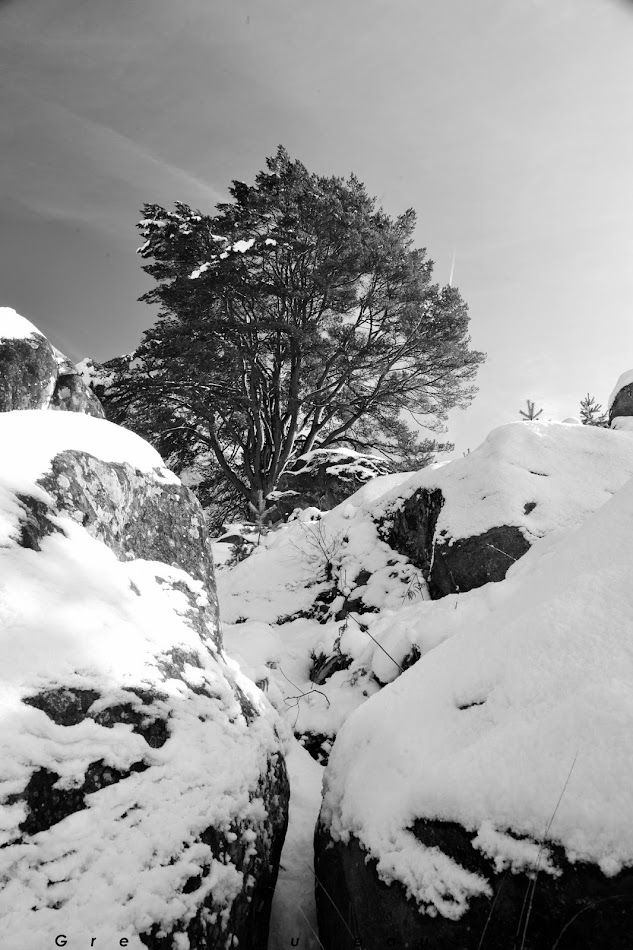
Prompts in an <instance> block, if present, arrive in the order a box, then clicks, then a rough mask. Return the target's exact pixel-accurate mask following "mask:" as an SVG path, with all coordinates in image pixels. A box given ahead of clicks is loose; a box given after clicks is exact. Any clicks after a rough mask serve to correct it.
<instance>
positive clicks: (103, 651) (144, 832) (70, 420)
mask: <svg viewBox="0 0 633 950" xmlns="http://www.w3.org/2000/svg"><path fill="white" fill-rule="evenodd" d="M18 342H20V341H18ZM27 345H28V344H27ZM41 375H43V374H41ZM49 388H50V387H49ZM7 404H8V403H7ZM12 404H13V403H12ZM18 415H19V416H20V418H19V420H17V422H19V426H18V425H17V423H16V417H17V416H18ZM62 416H63V418H62ZM75 428H76V429H77V432H78V433H79V435H78V436H77V437H76V438H74V437H73V438H70V435H71V434H72V432H73V431H74V429H75ZM93 429H94V435H93V436H92V437H91V439H89V440H88V439H87V434H88V433H90V432H92V431H93ZM5 430H6V431H5ZM18 432H19V438H20V447H21V448H22V447H28V448H29V451H30V454H29V452H27V453H26V460H25V459H24V458H21V457H20V455H19V453H18V446H17V445H14V444H13V442H12V440H15V438H16V435H17V433H18ZM44 433H45V434H46V439H43V434H44ZM51 433H52V434H51ZM55 433H57V435H56V434H55ZM0 439H2V444H3V456H2V461H1V462H0V574H1V576H2V578H3V589H2V591H1V592H0V607H1V608H2V616H3V625H2V629H0V638H1V646H0V648H1V649H2V654H3V657H4V662H3V668H2V677H3V678H6V682H5V683H3V684H2V686H0V690H1V691H2V695H3V707H2V717H3V720H4V721H3V727H2V730H0V735H1V736H2V738H1V739H0V812H1V814H2V821H1V822H0V828H1V829H2V831H1V832H0V846H1V847H0V916H2V919H3V927H5V928H6V933H9V934H11V936H12V939H15V941H16V943H15V945H16V946H18V945H19V946H20V947H21V948H24V950H36V948H37V947H39V946H43V945H44V943H45V942H46V941H48V940H50V935H51V934H53V935H54V934H58V933H65V934H67V936H68V939H69V945H70V943H71V940H72V941H73V942H82V945H83V942H86V941H87V945H89V943H90V939H91V937H94V936H97V937H98V938H99V940H100V942H107V943H108V942H112V943H115V942H116V943H117V945H118V941H119V939H120V938H121V937H127V938H128V940H129V942H130V946H137V945H138V946H141V945H143V946H146V947H148V948H152V950H167V948H169V950H175V948H176V947H181V946H183V947H184V946H188V947H190V948H191V950H203V948H204V950H208V948H210V947H213V948H218V950H220V948H225V947H226V948H229V947H233V946H235V945H237V944H236V943H235V941H238V942H239V946H241V947H252V948H253V950H265V948H266V943H267V933H268V921H269V915H270V906H271V900H272V893H273V889H274V885H275V880H276V877H277V871H278V866H279V857H280V853H281V848H282V844H283V839H284V835H285V829H286V824H287V810H288V799H289V789H288V779H287V775H286V770H285V763H284V759H283V756H282V754H281V746H280V741H279V738H278V736H277V734H276V729H275V724H274V719H273V716H272V711H271V709H270V707H269V706H268V705H267V703H266V702H265V700H264V699H263V697H262V695H261V693H259V692H258V691H257V690H256V689H255V688H254V687H252V686H251V685H250V684H249V682H248V681H247V680H246V679H245V678H244V677H242V676H241V675H239V674H236V673H235V672H234V670H233V668H232V667H230V666H229V665H228V664H227V663H226V662H225V658H224V655H223V653H222V651H221V647H222V641H221V634H220V629H219V623H218V612H217V596H216V592H215V582H214V575H213V564H212V560H211V556H210V553H209V551H210V548H209V544H208V538H207V536H206V532H205V528H204V516H203V512H202V509H201V508H200V505H199V504H198V502H197V501H196V499H195V497H194V496H193V495H192V493H191V492H189V491H188V489H186V488H184V487H183V486H182V485H181V484H179V483H178V481H177V480H176V479H174V478H173V476H171V477H167V476H169V475H170V473H167V472H166V471H165V470H164V469H163V468H161V467H160V466H161V465H162V463H161V460H160V458H159V457H158V456H157V455H156V453H154V452H153V450H151V449H150V447H149V446H146V445H145V444H144V443H142V441H141V440H139V439H137V437H136V436H133V434H132V433H129V432H125V431H123V430H119V429H118V428H117V427H116V426H113V425H111V424H110V423H107V422H105V421H103V420H97V419H94V420H93V419H87V418H86V417H85V415H78V414H77V415H76V414H74V413H53V414H52V415H51V414H49V413H48V412H41V413H40V412H24V413H19V414H18V413H7V414H4V415H0ZM65 439H68V442H69V443H70V446H71V447H70V448H68V449H67V450H63V449H62V450H59V449H58V450H55V451H54V452H53V453H52V457H51V458H50V461H48V462H47V463H46V464H43V463H42V462H41V461H38V459H39V456H38V453H37V451H34V450H33V447H37V446H38V445H40V446H41V445H42V444H43V443H44V442H46V440H49V441H48V442H46V444H47V445H48V444H49V442H50V444H51V445H53V444H55V443H56V442H59V443H63V441H64V440H65ZM82 441H86V444H87V445H88V449H87V450H86V451H82V450H81V449H80V448H78V447H77V446H78V444H81V443H82ZM88 443H89V444H88ZM137 443H138V444H139V445H140V448H139V453H138V459H136V456H135V464H133V465H131V464H128V463H126V462H123V461H121V460H120V459H121V458H122V457H123V456H125V453H126V450H127V447H130V446H132V448H133V447H134V445H136V444H137ZM99 445H102V450H101V451H100V450H99V449H98V448H97V447H98V446H99ZM121 446H122V448H121ZM40 454H41V453H40ZM133 454H134V453H133ZM17 458H20V466H19V477H18V476H16V475H15V474H14V467H15V466H13V467H12V464H11V463H12V459H14V460H15V459H17ZM29 459H31V461H29ZM113 459H114V460H113ZM143 459H145V460H146V462H143V461H142V460H143ZM139 460H141V461H139ZM29 466H30V467H29ZM40 466H41V467H40ZM153 466H154V467H153ZM16 479H17V481H16ZM5 696H6V697H7V698H6V701H5V700H4V697H5ZM187 941H188V942H187Z"/></svg>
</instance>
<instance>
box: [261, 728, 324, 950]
mask: <svg viewBox="0 0 633 950" xmlns="http://www.w3.org/2000/svg"><path fill="white" fill-rule="evenodd" d="M286 766H287V768H288V777H289V779H290V789H291V794H290V809H289V816H288V831H287V833H286V840H285V842H284V848H283V851H282V854H281V862H280V869H279V878H278V881H277V887H276V889H275V896H274V899H273V906H272V914H271V919H270V933H269V938H268V950H288V948H289V947H302V948H303V950H316V948H317V947H319V946H321V945H320V943H319V940H318V937H317V920H316V904H315V899H314V890H315V880H314V847H313V840H314V828H315V826H316V822H317V818H318V816H319V808H320V807H321V781H322V778H323V766H321V765H319V764H318V763H317V762H315V761H314V759H313V758H312V756H311V755H310V754H309V753H308V752H306V750H305V749H304V748H302V746H301V745H300V744H299V743H298V742H297V741H296V740H295V739H293V740H292V741H291V743H290V746H289V749H288V752H287V754H286ZM293 941H295V942H293Z"/></svg>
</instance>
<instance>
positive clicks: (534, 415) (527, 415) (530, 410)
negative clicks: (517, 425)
mask: <svg viewBox="0 0 633 950" xmlns="http://www.w3.org/2000/svg"><path fill="white" fill-rule="evenodd" d="M526 402H527V412H524V411H523V409H519V412H520V413H521V415H522V416H523V418H524V419H525V420H526V422H533V421H534V420H535V419H538V417H539V416H540V414H541V413H542V412H543V410H542V409H539V411H538V412H535V411H534V410H535V408H536V407H535V404H534V402H533V401H532V400H530V399H526Z"/></svg>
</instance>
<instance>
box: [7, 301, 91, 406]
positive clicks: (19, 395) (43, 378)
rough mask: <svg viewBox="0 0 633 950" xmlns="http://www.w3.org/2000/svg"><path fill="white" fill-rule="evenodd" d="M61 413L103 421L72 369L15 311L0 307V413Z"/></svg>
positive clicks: (68, 361)
mask: <svg viewBox="0 0 633 950" xmlns="http://www.w3.org/2000/svg"><path fill="white" fill-rule="evenodd" d="M13 409H62V410H69V411H72V412H82V413H86V414H87V415H90V416H96V417H97V418H99V419H103V418H105V413H104V411H103V408H102V406H101V403H100V402H99V400H98V399H97V397H96V396H95V395H94V393H93V392H92V391H91V390H90V389H89V387H87V386H86V385H85V384H84V382H83V380H82V379H81V377H80V376H79V374H78V372H77V369H76V368H75V366H74V365H73V364H72V363H71V362H70V360H69V359H67V358H66V357H65V356H64V355H63V354H62V353H60V352H59V350H57V349H56V348H55V347H54V346H52V345H51V344H50V343H49V341H48V340H47V339H46V337H45V336H44V335H43V334H42V333H40V332H39V330H38V329H37V328H36V327H34V326H33V324H32V323H30V322H29V321H28V320H25V319H24V317H21V316H19V314H17V313H16V312H15V310H11V309H10V308H8V307H0V412H10V411H11V410H13Z"/></svg>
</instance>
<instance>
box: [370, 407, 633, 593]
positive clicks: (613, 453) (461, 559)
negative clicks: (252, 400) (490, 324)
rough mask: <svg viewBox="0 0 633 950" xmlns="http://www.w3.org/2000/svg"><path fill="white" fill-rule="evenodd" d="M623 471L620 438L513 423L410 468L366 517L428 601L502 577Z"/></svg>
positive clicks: (592, 505)
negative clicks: (455, 452)
mask: <svg viewBox="0 0 633 950" xmlns="http://www.w3.org/2000/svg"><path fill="white" fill-rule="evenodd" d="M632 475H633V440H631V437H630V435H628V434H625V433H614V432H609V431H608V430H604V429H601V428H598V427H594V426H582V427H581V426H575V425H573V426H572V425H569V424H565V423H552V422H530V423H526V422H516V423H511V424H509V425H505V426H501V427H500V428H498V429H494V430H493V431H492V432H491V433H490V435H489V436H488V437H487V439H486V440H485V442H483V444H482V445H480V446H479V448H478V449H476V450H475V451H474V452H471V453H469V454H468V455H466V456H465V457H464V458H461V459H456V460H455V461H453V462H450V463H449V464H448V465H443V466H440V467H436V468H426V469H423V470H422V471H421V472H418V473H416V474H415V475H414V476H412V477H411V479H410V480H409V481H407V482H405V483H404V484H403V485H400V486H399V487H398V488H397V489H396V490H395V491H394V492H392V493H391V494H389V495H386V496H385V497H384V498H383V499H382V500H381V501H380V503H379V505H378V506H377V508H376V509H375V511H374V513H373V516H374V517H375V518H379V519H380V521H381V535H382V537H383V538H384V540H385V541H387V543H388V544H389V545H390V546H391V547H392V548H394V550H396V551H399V552H401V553H403V554H405V555H406V556H407V557H408V558H409V559H410V560H411V561H412V563H413V564H415V565H416V566H417V567H419V568H421V569H422V571H423V573H424V575H425V577H426V579H427V582H428V586H429V592H430V594H431V597H432V598H438V597H443V596H445V595H446V594H451V593H458V592H460V591H468V590H472V589H473V588H476V587H481V586H482V585H483V584H486V583H488V582H489V581H500V580H502V579H503V578H504V577H505V575H506V573H507V571H508V569H509V568H510V567H511V565H512V564H513V563H515V562H516V561H517V560H518V559H519V558H520V557H522V556H523V555H524V554H525V552H526V551H527V550H528V549H529V547H530V546H531V545H532V544H533V543H534V541H536V540H538V539H539V538H542V537H544V536H545V535H547V534H549V533H550V532H552V531H557V530H560V529H561V528H566V527H569V526H571V525H576V524H579V523H580V522H581V521H583V520H584V518H585V517H586V516H587V515H588V514H589V513H590V512H592V511H595V509H596V508H598V507H599V506H600V505H602V504H603V503H604V502H605V501H606V500H607V499H608V498H609V497H610V496H611V494H613V492H614V491H617V490H618V489H619V488H620V487H621V486H622V485H623V484H624V482H625V481H626V480H627V478H630V477H631V476H632ZM351 500H352V501H353V499H351Z"/></svg>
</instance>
